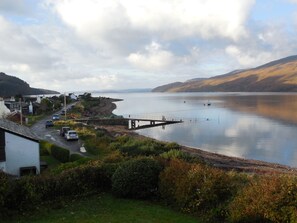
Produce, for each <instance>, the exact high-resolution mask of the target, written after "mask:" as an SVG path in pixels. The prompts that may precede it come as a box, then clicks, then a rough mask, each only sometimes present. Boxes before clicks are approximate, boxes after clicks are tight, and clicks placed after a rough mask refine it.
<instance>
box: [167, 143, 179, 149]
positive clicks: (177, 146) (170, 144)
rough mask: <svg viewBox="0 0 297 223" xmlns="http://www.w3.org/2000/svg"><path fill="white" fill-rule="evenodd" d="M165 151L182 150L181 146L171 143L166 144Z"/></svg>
mask: <svg viewBox="0 0 297 223" xmlns="http://www.w3.org/2000/svg"><path fill="white" fill-rule="evenodd" d="M165 149H166V150H167V151H169V150H180V145H179V144H177V143H176V142H169V143H166V144H165Z"/></svg>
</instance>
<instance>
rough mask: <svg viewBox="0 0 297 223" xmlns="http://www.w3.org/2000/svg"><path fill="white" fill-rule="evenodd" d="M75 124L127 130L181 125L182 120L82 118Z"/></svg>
mask: <svg viewBox="0 0 297 223" xmlns="http://www.w3.org/2000/svg"><path fill="white" fill-rule="evenodd" d="M74 121H76V122H81V123H85V124H88V125H121V126H125V127H126V128H127V129H129V130H137V129H145V128H152V127H157V126H165V125H171V124H176V123H182V122H183V121H182V120H174V119H172V120H166V119H165V118H164V117H163V118H162V119H147V118H83V119H75V120H74Z"/></svg>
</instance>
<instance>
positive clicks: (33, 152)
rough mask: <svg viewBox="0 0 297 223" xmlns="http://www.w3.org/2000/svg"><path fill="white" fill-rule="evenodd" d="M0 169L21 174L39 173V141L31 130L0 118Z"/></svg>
mask: <svg viewBox="0 0 297 223" xmlns="http://www.w3.org/2000/svg"><path fill="white" fill-rule="evenodd" d="M0 170H2V171H4V172H5V173H8V174H11V175H14V176H22V175H25V174H27V173H29V172H30V173H34V174H39V173H40V158H39V141H38V139H37V137H36V136H35V135H34V134H33V133H32V132H31V130H30V129H29V128H27V127H25V126H22V125H19V124H16V123H14V122H11V121H8V120H6V119H0Z"/></svg>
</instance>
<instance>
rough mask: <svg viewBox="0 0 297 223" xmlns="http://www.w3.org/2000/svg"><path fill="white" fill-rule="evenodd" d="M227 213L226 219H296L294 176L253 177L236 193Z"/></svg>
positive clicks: (238, 220) (284, 220)
mask: <svg viewBox="0 0 297 223" xmlns="http://www.w3.org/2000/svg"><path fill="white" fill-rule="evenodd" d="M229 212H230V222H251V220H250V219H257V220H258V221H257V222H297V177H296V176H280V175H276V176H261V177H260V178H259V179H254V180H253V181H251V182H250V184H249V185H248V186H246V187H245V188H244V189H243V190H242V192H241V193H239V194H238V195H237V196H236V198H235V199H234V200H233V202H232V203H231V204H230V206H229ZM254 222H256V221H254Z"/></svg>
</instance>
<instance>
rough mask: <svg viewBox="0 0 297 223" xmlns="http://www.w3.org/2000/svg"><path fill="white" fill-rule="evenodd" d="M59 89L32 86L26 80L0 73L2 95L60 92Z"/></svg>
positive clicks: (0, 91) (0, 94)
mask: <svg viewBox="0 0 297 223" xmlns="http://www.w3.org/2000/svg"><path fill="white" fill-rule="evenodd" d="M58 93H59V92H57V91H52V90H46V89H38V88H31V87H30V85H29V84H28V83H26V82H25V81H23V80H21V79H19V78H17V77H14V76H9V75H7V74H5V73H0V96H1V97H9V96H15V95H17V94H22V95H30V94H58Z"/></svg>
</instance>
